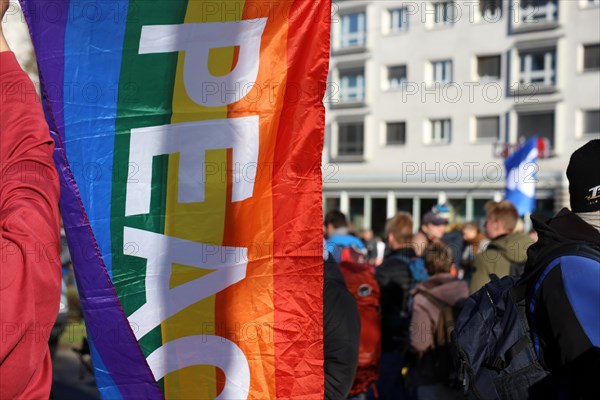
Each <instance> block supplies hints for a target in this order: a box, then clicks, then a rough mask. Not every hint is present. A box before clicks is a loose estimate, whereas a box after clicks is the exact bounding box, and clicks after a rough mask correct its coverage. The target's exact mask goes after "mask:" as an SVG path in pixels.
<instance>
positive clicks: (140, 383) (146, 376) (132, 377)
mask: <svg viewBox="0 0 600 400" xmlns="http://www.w3.org/2000/svg"><path fill="white" fill-rule="evenodd" d="M50 134H51V136H52V138H53V139H54V141H55V143H56V145H57V146H56V148H55V150H54V162H55V164H56V168H57V170H58V173H59V176H60V177H61V179H60V182H61V212H62V213H63V220H64V224H65V229H66V230H67V232H68V233H69V234H68V235H67V239H68V241H69V250H70V251H71V258H72V260H73V265H75V266H76V268H75V269H74V270H75V277H76V279H77V286H78V288H79V294H80V296H81V305H82V308H83V310H84V314H85V317H86V327H87V333H88V335H89V336H90V337H91V339H92V342H93V343H94V346H95V347H96V350H97V351H98V353H99V354H100V356H101V357H102V361H103V362H104V365H105V366H106V368H107V369H108V371H109V372H110V375H111V377H112V379H113V380H114V382H115V383H116V384H117V386H118V389H119V391H120V392H121V394H122V395H123V398H124V399H132V398H144V399H162V398H163V394H162V391H161V389H160V388H159V387H158V384H157V383H156V381H155V380H154V376H153V375H152V372H151V371H150V368H149V367H148V364H147V362H146V358H145V357H144V354H143V353H142V350H141V349H140V347H139V345H138V343H137V340H136V338H135V335H134V334H133V331H132V330H131V327H130V326H129V321H128V320H127V317H126V316H125V313H124V312H123V309H122V308H121V305H120V303H119V301H118V297H117V293H116V291H115V288H114V286H113V285H112V282H111V281H110V278H109V276H108V274H107V272H106V269H105V267H104V264H103V262H102V258H101V257H100V250H99V248H98V246H97V245H96V242H95V240H94V236H93V233H92V229H91V227H90V224H89V222H88V221H87V217H86V215H85V213H84V212H83V205H82V203H81V200H80V199H79V193H78V190H77V185H76V184H75V181H74V179H73V175H72V174H71V171H70V169H69V167H68V165H67V161H66V159H65V155H64V150H63V149H62V148H60V147H59V145H60V144H61V142H62V141H61V140H59V139H58V138H57V136H56V133H55V132H53V131H51V132H50ZM91 314H93V316H94V317H93V319H91V320H92V321H94V322H92V323H90V318H89V316H90V315H91Z"/></svg>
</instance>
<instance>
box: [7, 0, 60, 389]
mask: <svg viewBox="0 0 600 400" xmlns="http://www.w3.org/2000/svg"><path fill="white" fill-rule="evenodd" d="M7 8H8V1H7V0H0V13H1V14H0V16H4V13H5V12H6V10H7ZM0 88H1V90H2V95H1V97H0V399H27V400H30V399H48V397H49V396H50V388H51V385H52V362H51V359H50V351H49V348H48V337H49V336H50V332H51V330H52V326H53V324H54V321H55V320H56V316H57V313H58V308H59V301H60V288H61V284H60V282H61V281H60V275H61V270H60V256H59V249H60V227H59V216H58V196H59V180H58V175H57V172H56V168H55V166H54V162H53V161H52V153H53V149H54V146H53V142H52V139H51V138H50V134H49V131H48V125H47V124H46V122H45V120H44V116H43V113H42V107H41V104H40V101H39V99H38V98H37V97H36V96H35V95H32V93H35V91H34V88H33V84H32V83H31V81H30V80H29V78H28V77H27V75H26V74H25V72H23V70H22V69H21V68H20V66H19V64H18V63H17V60H16V58H15V56H14V54H13V53H12V52H11V51H10V49H9V47H8V45H7V43H6V40H5V39H4V35H3V34H2V28H1V26H0Z"/></svg>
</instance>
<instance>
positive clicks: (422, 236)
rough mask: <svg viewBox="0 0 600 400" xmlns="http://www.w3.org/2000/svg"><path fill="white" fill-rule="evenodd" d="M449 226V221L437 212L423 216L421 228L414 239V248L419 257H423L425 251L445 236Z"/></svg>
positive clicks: (429, 212) (430, 212)
mask: <svg viewBox="0 0 600 400" xmlns="http://www.w3.org/2000/svg"><path fill="white" fill-rule="evenodd" d="M446 225H448V219H447V218H444V216H443V215H441V214H440V213H438V212H436V211H433V210H431V211H427V212H426V213H425V215H424V216H423V220H422V222H421V227H420V228H419V231H418V232H417V233H416V234H415V236H414V237H413V246H414V249H415V253H417V256H419V257H420V256H421V255H422V254H423V251H424V250H425V248H427V246H429V245H430V244H431V243H437V242H439V241H440V240H441V239H442V236H444V232H445V231H446Z"/></svg>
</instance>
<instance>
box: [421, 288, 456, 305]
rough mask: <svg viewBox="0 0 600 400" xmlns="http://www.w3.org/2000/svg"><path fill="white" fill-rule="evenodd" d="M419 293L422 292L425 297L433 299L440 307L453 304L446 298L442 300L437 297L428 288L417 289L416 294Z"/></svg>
mask: <svg viewBox="0 0 600 400" xmlns="http://www.w3.org/2000/svg"><path fill="white" fill-rule="evenodd" d="M417 294H421V295H423V297H425V298H426V299H427V300H429V301H431V302H432V303H433V304H435V305H436V306H437V307H438V308H439V309H442V308H444V307H452V305H451V304H449V303H446V302H445V301H444V300H440V299H438V298H437V297H435V296H434V295H432V294H431V293H429V292H428V291H426V290H422V289H417V291H416V293H415V295H417Z"/></svg>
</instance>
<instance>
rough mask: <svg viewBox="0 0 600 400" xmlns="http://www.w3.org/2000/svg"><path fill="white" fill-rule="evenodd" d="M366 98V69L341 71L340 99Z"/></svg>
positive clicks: (361, 99)
mask: <svg viewBox="0 0 600 400" xmlns="http://www.w3.org/2000/svg"><path fill="white" fill-rule="evenodd" d="M364 99H365V78H364V69H363V68H355V69H347V70H343V71H340V101H342V102H344V101H363V100H364Z"/></svg>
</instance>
